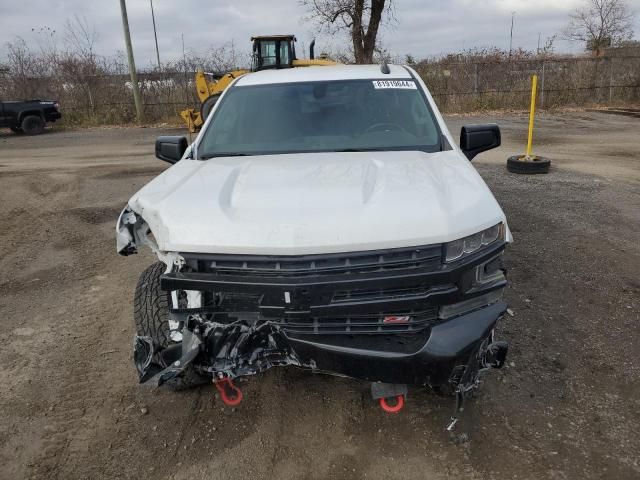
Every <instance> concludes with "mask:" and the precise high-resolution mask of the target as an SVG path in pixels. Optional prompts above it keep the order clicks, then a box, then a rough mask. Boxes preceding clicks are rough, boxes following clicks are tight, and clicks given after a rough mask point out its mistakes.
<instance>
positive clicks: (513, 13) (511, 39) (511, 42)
mask: <svg viewBox="0 0 640 480" xmlns="http://www.w3.org/2000/svg"><path fill="white" fill-rule="evenodd" d="M515 18H516V12H511V33H510V34H509V58H511V50H512V47H513V20H514V19H515Z"/></svg>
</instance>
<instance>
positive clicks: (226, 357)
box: [134, 314, 314, 386]
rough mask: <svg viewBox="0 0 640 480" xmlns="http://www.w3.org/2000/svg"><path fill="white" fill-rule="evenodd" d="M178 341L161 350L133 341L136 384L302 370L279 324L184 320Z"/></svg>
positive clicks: (143, 341) (189, 317)
mask: <svg viewBox="0 0 640 480" xmlns="http://www.w3.org/2000/svg"><path fill="white" fill-rule="evenodd" d="M184 317H185V319H184V320H179V323H180V324H181V325H183V328H182V341H181V342H180V343H176V344H174V345H171V346H169V347H166V348H161V347H159V346H158V345H156V344H155V343H154V342H153V339H151V338H150V337H143V336H136V337H135V340H134V363H135V365H136V369H137V370H138V375H139V377H140V382H141V383H143V382H147V381H151V382H150V383H152V384H154V385H158V386H160V385H162V384H164V383H167V382H169V381H171V380H173V379H176V378H178V377H180V376H182V375H185V374H186V373H187V371H189V370H191V371H192V373H193V372H195V373H196V374H199V375H202V376H203V377H204V378H205V379H206V380H208V381H211V379H212V378H213V379H216V378H218V379H220V378H236V377H239V376H244V375H255V374H258V373H261V372H263V371H265V370H267V369H269V368H271V367H276V366H287V365H297V366H306V367H309V368H313V367H314V365H312V364H310V365H303V364H302V362H300V361H299V359H298V358H297V357H296V355H295V353H294V352H293V351H292V350H291V348H290V347H289V345H288V343H287V342H286V341H285V338H284V336H283V334H282V333H281V332H280V329H279V328H278V326H277V325H274V324H273V323H271V322H265V321H245V320H241V319H238V320H235V321H234V322H232V323H228V324H222V323H219V322H214V321H211V320H209V319H208V315H206V314H196V315H184Z"/></svg>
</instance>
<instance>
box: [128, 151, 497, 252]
mask: <svg viewBox="0 0 640 480" xmlns="http://www.w3.org/2000/svg"><path fill="white" fill-rule="evenodd" d="M129 206H130V207H131V209H132V210H133V211H134V212H136V213H138V214H139V215H141V216H142V217H143V218H144V219H145V220H146V221H147V223H148V224H149V227H150V228H151V231H152V232H153V234H154V236H155V238H156V241H157V243H158V247H159V248H160V249H161V250H164V251H175V252H200V253H242V254H266V255H269V254H278V255H297V254H311V253H335V252H348V251H360V250H371V249H381V248H393V247H406V246H417V245H428V244H434V243H442V242H447V241H451V240H455V239H457V238H461V237H464V236H466V235H470V234H472V233H475V232H477V231H480V230H482V229H484V228H488V227H490V226H492V225H495V224H496V223H499V222H504V221H505V217H504V214H503V213H502V210H501V209H500V207H499V205H498V203H497V202H496V200H495V199H494V197H493V195H492V194H491V192H490V191H489V189H488V187H487V186H486V184H485V183H484V181H483V180H482V178H481V177H480V175H479V174H478V172H477V171H476V170H475V168H474V167H473V166H472V165H471V163H470V162H469V161H468V160H467V159H466V158H465V157H464V156H463V155H462V154H461V153H460V152H458V151H456V150H451V151H446V152H437V153H424V152H413V151H412V152H405V151H398V152H348V153H312V154H308V153H305V154H287V155H264V156H251V157H227V158H213V159H210V160H207V161H196V160H182V161H180V162H178V163H177V164H175V165H174V166H172V167H171V168H169V169H168V170H166V171H165V172H163V173H162V174H161V175H159V176H158V177H156V178H155V179H154V180H152V181H151V182H150V183H148V184H147V185H146V186H145V187H143V188H142V189H141V190H140V191H139V192H138V193H136V194H135V195H134V196H133V197H132V198H131V200H130V201H129Z"/></svg>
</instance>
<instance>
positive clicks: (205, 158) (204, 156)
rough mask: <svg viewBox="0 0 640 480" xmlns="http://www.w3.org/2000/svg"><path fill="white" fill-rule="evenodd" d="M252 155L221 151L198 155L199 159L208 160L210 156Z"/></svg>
mask: <svg viewBox="0 0 640 480" xmlns="http://www.w3.org/2000/svg"><path fill="white" fill-rule="evenodd" d="M251 155H253V154H252V153H238V152H222V153H212V154H211V155H200V160H209V159H210V158H217V157H248V156H251Z"/></svg>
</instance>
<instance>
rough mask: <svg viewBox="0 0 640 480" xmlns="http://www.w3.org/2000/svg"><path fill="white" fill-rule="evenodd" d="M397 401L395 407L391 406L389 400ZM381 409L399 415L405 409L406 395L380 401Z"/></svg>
mask: <svg viewBox="0 0 640 480" xmlns="http://www.w3.org/2000/svg"><path fill="white" fill-rule="evenodd" d="M394 398H395V400H396V404H395V405H389V403H387V400H391V399H394ZM379 401H380V408H382V410H384V411H385V412H387V413H398V412H400V410H402V408H403V407H404V395H396V396H395V397H383V398H381V399H380V400H379Z"/></svg>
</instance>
